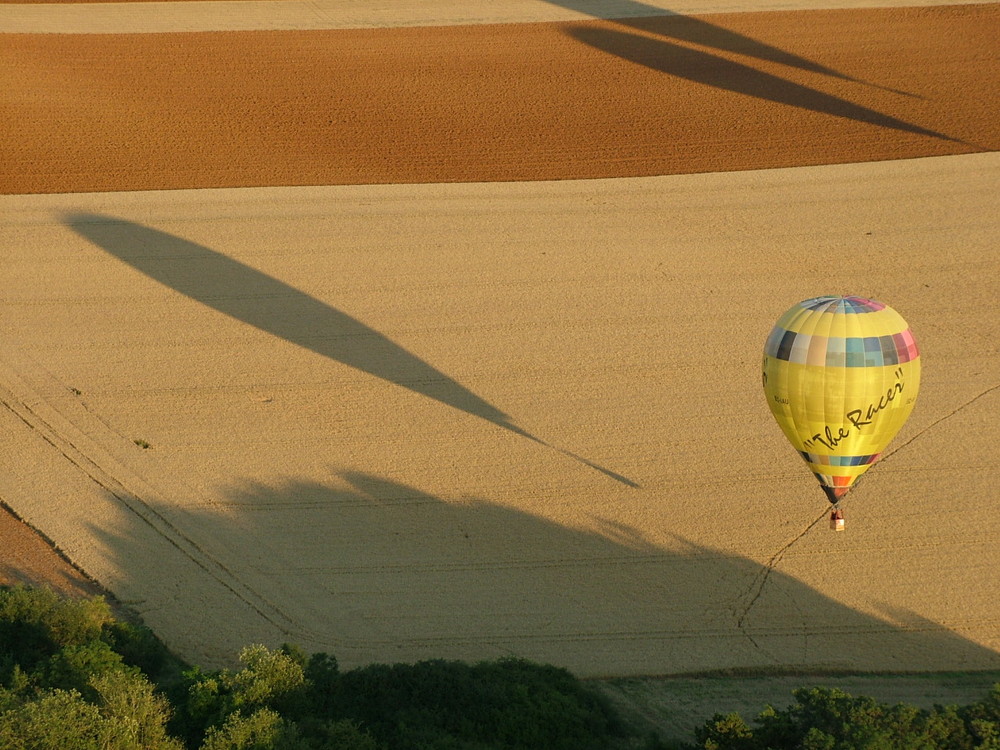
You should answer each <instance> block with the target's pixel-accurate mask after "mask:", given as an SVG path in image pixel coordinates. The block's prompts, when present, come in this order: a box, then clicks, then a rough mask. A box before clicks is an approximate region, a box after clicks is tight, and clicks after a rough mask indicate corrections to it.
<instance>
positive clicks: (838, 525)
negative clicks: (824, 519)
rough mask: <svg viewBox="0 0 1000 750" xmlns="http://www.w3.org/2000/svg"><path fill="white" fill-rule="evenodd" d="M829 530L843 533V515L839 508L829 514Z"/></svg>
mask: <svg viewBox="0 0 1000 750" xmlns="http://www.w3.org/2000/svg"><path fill="white" fill-rule="evenodd" d="M830 530H831V531H843V530H844V514H843V513H842V512H841V510H840V509H839V508H836V509H834V510H833V511H831V513H830Z"/></svg>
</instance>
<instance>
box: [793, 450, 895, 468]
mask: <svg viewBox="0 0 1000 750" xmlns="http://www.w3.org/2000/svg"><path fill="white" fill-rule="evenodd" d="M799 455H800V456H802V458H804V459H805V460H806V461H807V462H809V463H811V464H816V465H817V466H867V465H868V464H873V463H875V461H876V460H877V459H878V457H879V456H880V455H881V454H880V453H872V454H871V455H870V456H822V455H819V454H817V453H806V452H805V451H799Z"/></svg>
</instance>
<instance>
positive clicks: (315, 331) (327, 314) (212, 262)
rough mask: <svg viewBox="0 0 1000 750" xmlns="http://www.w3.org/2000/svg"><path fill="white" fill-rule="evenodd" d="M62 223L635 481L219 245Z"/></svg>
mask: <svg viewBox="0 0 1000 750" xmlns="http://www.w3.org/2000/svg"><path fill="white" fill-rule="evenodd" d="M63 223H64V224H65V225H66V226H67V227H69V228H70V229H72V230H73V231H74V232H76V233H77V234H78V235H80V236H81V237H83V238H84V239H86V240H88V241H89V242H91V243H92V244H94V245H96V246H97V247H99V248H101V249H102V250H104V251H105V252H107V253H109V254H110V255H113V256H114V257H116V258H118V259H119V260H121V261H123V262H125V263H127V264H128V265H130V266H131V267H132V268H134V269H135V270H137V271H139V272H140V273H143V274H145V275H146V276H148V277H149V278H151V279H153V280H155V281H157V282H159V283H160V284H163V285H164V286H167V287H169V288H171V289H173V290H174V291H177V292H180V293H181V294H183V295H185V296H186V297H189V298H191V299H193V300H195V301H197V302H200V303H201V304H203V305H206V306H208V307H210V308H212V309H214V310H217V311H218V312H221V313H223V314H224V315H228V316H229V317H231V318H234V319H236V320H239V321H241V322H243V323H246V324H247V325H250V326H253V327H254V328H257V329H259V330H261V331H264V332H266V333H269V334H271V335H273V336H277V337H278V338H281V339H284V340H285V341H288V342H290V343H293V344H296V345H298V346H301V347H303V348H305V349H308V350H309V351H312V352H315V353H316V354H319V355H321V356H323V357H326V358H328V359H331V360H334V361H336V362H340V363H341V364H344V365H347V366H349V367H353V368H355V369H357V370H360V371H362V372H366V373H368V374H369V375H373V376H375V377H377V378H381V379H382V380H386V381H388V382H390V383H393V384H395V385H398V386H400V387H402V388H406V389H408V390H410V391H412V392H414V393H418V394H420V395H423V396H426V397H427V398H431V399H434V400H435V401H438V402H439V403H442V404H445V405H446V406H450V407H452V408H454V409H458V410H459V411H462V412H465V413H466V414H470V415H472V416H475V417H479V418H480V419H484V420H486V421H487V422H490V423H492V424H494V425H496V426H498V427H502V428H503V429H505V430H509V431H510V432H513V433H515V434H517V435H520V436H522V437H525V438H527V439H529V440H532V441H534V442H535V443H538V444H539V445H543V446H545V447H547V448H552V449H553V450H556V451H558V452H559V453H562V454H563V455H565V456H568V457H569V458H572V459H573V460H575V461H578V462H580V463H581V464H584V465H586V466H588V467H590V468H592V469H594V470H596V471H599V472H600V473H602V474H604V475H605V476H607V477H609V478H611V479H613V480H615V481H617V482H619V483H621V484H624V485H627V486H629V487H633V488H635V487H638V486H639V485H637V484H636V483H635V482H633V481H632V480H631V479H629V478H628V477H625V476H623V475H621V474H618V473H616V472H614V471H611V470H610V469H607V468H604V467H602V466H599V465H598V464H596V463H593V462H591V461H588V460H587V459H585V458H583V457H581V456H578V455H576V454H574V453H571V452H570V451H567V450H564V449H562V448H558V447H556V446H553V445H551V444H550V443H547V442H545V441H544V440H542V439H541V438H539V437H536V436H535V435H533V434H531V433H530V432H528V431H527V430H525V429H523V428H522V427H519V426H518V425H516V424H515V423H514V422H512V421H511V419H510V417H508V416H507V415H506V414H504V413H503V412H502V411H500V410H499V409H498V408H497V407H495V406H493V405H492V404H490V403H489V402H488V401H486V400H485V399H483V398H481V397H479V396H478V395H476V394H475V393H473V392H472V391H470V390H469V389H468V388H466V387H465V386H463V385H461V384H460V383H458V382H457V381H455V380H454V379H452V378H450V377H448V376H447V375H445V374H444V373H443V372H441V371H440V370H438V369H436V368H435V367H433V366H432V365H430V364H428V363H427V362H425V361H424V360H422V359H420V357H418V356H417V355H415V354H413V353H411V352H409V351H407V350H406V349H404V348H403V347H401V346H399V345H398V344H396V343H394V342H393V341H391V340H390V339H389V338H387V337H386V336H384V335H383V334H381V333H379V332H378V331H376V330H375V329H373V328H371V327H369V326H367V325H365V324H364V323H362V322H361V321H359V320H357V319H356V318H353V317H351V316H350V315H348V314H347V313H345V312H342V311H340V310H338V309H336V308H334V307H331V306H330V305H328V304H327V303H325V302H323V301H322V300H319V299H317V298H316V297H313V296H311V295H309V294H306V293H304V292H302V291H299V290H298V289H295V288H294V287H292V286H289V285H288V284H286V283H284V282H282V281H279V280H278V279H276V278H273V277H271V276H268V275H267V274H264V273H262V272H260V271H258V270H256V269H254V268H251V267H250V266H247V265H245V264H243V263H240V262H239V261H237V260H233V259H232V258H229V257H227V256H225V255H223V254H222V253H219V252H216V251H215V250H211V249H209V248H207V247H205V246H204V245H199V244H197V243H195V242H191V241H189V240H185V239H183V238H181V237H177V236H176V235H172V234H168V233H167V232H162V231H160V230H158V229H153V228H151V227H146V226H143V225H141V224H137V223H135V222H132V221H126V220H124V219H116V218H114V217H110V216H102V215H99V214H91V213H70V214H67V215H65V216H64V217H63Z"/></svg>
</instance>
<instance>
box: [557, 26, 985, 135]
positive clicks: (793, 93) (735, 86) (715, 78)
mask: <svg viewBox="0 0 1000 750" xmlns="http://www.w3.org/2000/svg"><path fill="white" fill-rule="evenodd" d="M690 23H694V24H696V26H695V28H696V30H697V34H686V35H683V36H682V38H685V39H688V38H692V37H694V38H700V37H709V38H711V31H710V30H709V29H705V28H703V27H704V26H710V24H705V22H699V21H697V20H695V19H691V18H690V17H686V16H685V17H679V18H676V19H675V18H674V17H667V18H666V19H665V20H664V19H645V20H644V22H643V23H642V24H640V23H638V22H636V23H634V24H632V25H633V26H634V27H635V28H641V29H642V30H643V32H644V33H635V32H632V31H619V30H615V29H608V28H594V27H584V26H580V27H573V28H570V29H569V30H568V31H567V32H566V33H567V34H569V35H570V36H572V37H573V38H575V39H577V40H578V41H580V42H583V43H584V44H587V45H589V46H591V47H594V48H595V49H599V50H602V51H604V52H607V53H608V54H611V55H615V56H616V57H620V58H622V59H625V60H629V61H631V62H633V63H635V64H637V65H642V66H645V67H647V68H649V69H651V70H655V71H658V72H661V73H666V74H668V75H672V76H676V77H678V78H683V79H685V80H688V81H692V82H694V83H700V84H703V85H705V86H710V87H712V88H716V89H721V90H723V91H731V92H733V93H737V94H743V95H745V96H751V97H754V98H757V99H763V100H765V101H770V102H774V103H776V104H782V105H786V106H790V107H797V108H799V109H805V110H809V111H812V112H818V113H820V114H825V115H830V116H833V117H843V118H846V119H849V120H853V121H855V122H860V123H866V124H869V125H876V126H878V127H883V128H889V129H891V130H898V131H901V132H906V133H913V134H916V135H923V136H928V137H932V138H937V139H940V140H944V141H950V142H955V143H964V142H963V141H960V140H958V139H955V138H952V137H950V136H948V135H945V134H943V133H939V132H937V131H934V130H929V129H927V128H923V127H920V126H919V125H914V124H912V123H908V122H906V121H904V120H900V119H898V118H896V117H891V116H889V115H885V114H882V113H881V112H878V111H876V110H874V109H870V108H868V107H863V106H861V105H858V104H854V103H852V102H850V101H848V100H847V99H843V98H841V97H838V96H834V95H832V94H826V93H824V92H822V91H818V90H817V89H813V88H810V87H808V86H804V85H802V84H799V83H795V82H793V81H789V80H786V79H784V78H781V77H780V76H776V75H772V74H771V73H766V72H764V71H761V70H758V69H756V68H754V67H752V66H751V65H744V64H742V63H739V62H735V61H733V60H729V59H726V58H725V57H721V56H719V55H715V54H712V53H710V52H705V51H702V50H697V49H692V48H690V47H685V46H682V45H679V44H674V43H672V42H670V41H667V40H665V39H662V38H654V37H653V36H649V35H648V33H649V31H648V30H649V29H652V30H653V32H654V33H656V32H659V31H660V30H661V29H662V28H664V27H668V24H669V28H673V27H674V26H675V25H676V26H678V27H684V26H686V25H688V24H690ZM729 35H731V32H726V33H725V34H724V37H726V36H729ZM701 43H703V44H707V45H709V46H718V45H716V44H712V43H711V42H710V41H708V40H705V41H702V42H701ZM731 46H735V45H729V44H724V45H722V46H721V47H720V48H721V49H724V50H728V49H729V48H730V47H731ZM771 49H772V48H769V47H766V46H765V47H764V49H763V50H762V51H760V52H758V53H757V54H755V55H752V56H755V57H760V58H761V59H765V60H773V61H775V62H784V63H785V64H793V65H795V67H798V68H801V69H802V70H808V71H813V72H821V73H824V74H826V75H831V76H834V77H838V78H844V79H847V80H854V79H849V78H848V77H847V76H843V75H840V74H837V73H835V72H833V71H829V70H827V69H825V68H822V67H821V66H810V65H807V64H806V62H807V61H801V62H799V61H800V60H801V59H800V58H796V57H794V56H792V59H791V60H787V59H783V58H782V57H781V56H780V55H777V54H774V55H772V54H770V50H771ZM779 52H780V51H779ZM968 145H971V144H968Z"/></svg>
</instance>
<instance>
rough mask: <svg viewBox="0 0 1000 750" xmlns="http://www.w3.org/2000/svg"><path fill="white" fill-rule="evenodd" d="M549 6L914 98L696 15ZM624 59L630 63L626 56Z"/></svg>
mask: <svg viewBox="0 0 1000 750" xmlns="http://www.w3.org/2000/svg"><path fill="white" fill-rule="evenodd" d="M546 2H548V3H549V4H550V5H557V6H559V7H562V8H567V9H569V10H573V11H576V12H578V13H583V14H586V15H590V16H594V17H595V18H601V19H603V20H605V21H607V22H608V23H612V24H615V25H617V26H621V27H624V28H630V29H635V30H638V31H642V32H647V33H652V34H655V35H657V36H659V37H661V38H663V39H669V40H673V41H675V42H682V43H685V44H696V45H699V46H702V47H707V48H709V49H714V50H717V51H719V52H726V53H729V54H734V55H742V56H744V57H748V58H752V59H754V60H758V61H760V62H765V63H774V64H778V65H784V66H786V67H789V68H795V69H797V70H801V71H804V72H807V73H818V74H820V75H824V76H827V77H830V78H836V79H840V80H842V81H851V82H854V83H860V84H863V85H865V86H871V87H873V88H877V89H882V90H883V91H888V92H891V93H894V94H901V95H903V96H910V97H917V95H916V94H912V93H909V92H907V91H901V90H899V89H894V88H891V87H888V86H882V85H879V84H876V83H872V82H870V81H865V80H862V79H859V78H856V77H854V76H849V75H847V74H845V73H841V72H840V71H838V70H835V69H834V68H830V67H828V66H826V65H821V64H819V63H817V62H815V61H813V60H809V59H808V58H805V57H802V56H801V55H796V54H794V53H792V52H788V51H787V50H783V49H781V48H780V47H775V46H774V45H772V44H767V43H766V42H762V41H760V40H758V39H754V38H753V37H749V36H747V35H746V34H740V33H739V32H736V31H732V30H731V29H727V28H725V27H723V26H719V25H718V24H714V23H711V22H710V21H706V20H705V19H704V18H702V17H700V16H697V15H684V14H682V13H677V12H675V11H671V10H667V9H664V8H661V7H657V6H655V5H648V4H646V3H642V2H638V1H637V0H611V1H610V2H608V0H546ZM625 59H630V58H629V57H627V56H625ZM917 98H920V97H917Z"/></svg>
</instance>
